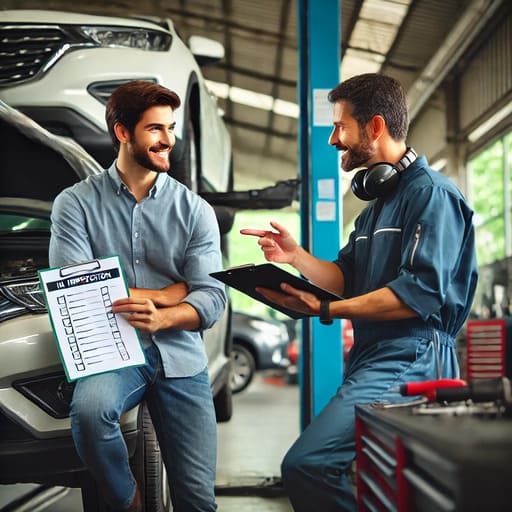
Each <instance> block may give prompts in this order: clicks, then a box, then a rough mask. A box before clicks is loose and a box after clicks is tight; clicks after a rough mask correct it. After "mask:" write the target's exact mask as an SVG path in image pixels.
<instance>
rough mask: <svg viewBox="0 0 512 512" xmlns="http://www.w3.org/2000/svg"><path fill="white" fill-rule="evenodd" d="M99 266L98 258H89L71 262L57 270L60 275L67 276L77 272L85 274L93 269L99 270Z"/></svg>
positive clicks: (77, 273)
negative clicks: (88, 259) (80, 261)
mask: <svg viewBox="0 0 512 512" xmlns="http://www.w3.org/2000/svg"><path fill="white" fill-rule="evenodd" d="M100 268H101V263H100V262H99V260H90V261H84V262H82V263H73V264H71V265H66V266H65V267H62V268H61V269H60V270H59V274H60V277H69V276H75V275H79V274H87V273H88V272H92V271H93V270H99V269H100Z"/></svg>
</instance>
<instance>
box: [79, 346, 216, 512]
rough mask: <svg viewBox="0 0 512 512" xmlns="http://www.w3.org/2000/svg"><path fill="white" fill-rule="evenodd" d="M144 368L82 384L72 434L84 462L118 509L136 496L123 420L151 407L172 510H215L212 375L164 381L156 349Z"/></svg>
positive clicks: (93, 378)
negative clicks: (138, 407)
mask: <svg viewBox="0 0 512 512" xmlns="http://www.w3.org/2000/svg"><path fill="white" fill-rule="evenodd" d="M146 359H147V364H146V365H145V366H140V367H135V368H125V369H122V370H119V371H116V372H109V373H104V374H101V375H95V376H91V377H87V378H85V379H81V380H79V381H77V383H76V387H75V390H74V393H73V400H72V404H71V429H72V434H73V439H74V442H75V446H76V449H77V451H78V454H79V455H80V458H81V459H82V461H83V462H84V464H85V465H86V466H87V468H88V469H89V470H90V472H91V473H92V475H93V477H94V478H95V480H96V482H97V485H98V487H99V488H100V490H101V491H102V493H103V496H104V498H105V500H106V501H107V502H108V503H109V504H110V506H112V507H113V508H114V509H115V510H123V509H126V508H127V507H128V506H129V504H130V503H131V501H132V499H133V497H134V494H135V479H134V477H133V474H132V472H131V470H130V465H129V459H128V451H127V447H126V443H125V441H124V438H123V435H122V433H121V428H120V425H119V420H120V417H121V415H122V414H123V413H124V412H126V411H128V410H129V409H131V408H132V407H134V406H135V405H137V404H138V403H140V402H141V401H142V400H143V399H144V400H146V403H147V405H148V409H149V412H150V415H151V420H152V422H153V425H154V427H155V431H156V434H157V437H158V442H159V445H160V450H161V453H162V457H163V461H164V463H165V467H166V470H167V474H168V477H169V482H170V487H171V497H172V501H173V507H174V508H173V510H175V511H176V512H192V511H202V512H207V511H208V512H210V511H215V510H216V509H217V506H216V504H215V493H214V486H215V468H216V458H217V425H216V419H215V410H214V407H213V400H212V394H211V389H210V384H209V379H208V372H207V370H204V371H203V372H201V373H199V374H198V375H195V376H193V377H185V378H166V377H165V376H164V374H163V369H162V364H161V360H160V355H159V353H158V349H157V348H156V347H155V346H154V345H153V346H151V347H149V348H147V349H146Z"/></svg>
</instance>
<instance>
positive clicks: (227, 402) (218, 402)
mask: <svg viewBox="0 0 512 512" xmlns="http://www.w3.org/2000/svg"><path fill="white" fill-rule="evenodd" d="M213 404H214V406H215V418H216V420H217V423H224V422H226V421H229V420H230V419H231V416H233V393H232V391H231V386H230V382H229V380H228V381H227V382H226V383H225V384H224V386H222V388H220V390H219V392H218V393H217V394H216V395H215V396H214V398H213Z"/></svg>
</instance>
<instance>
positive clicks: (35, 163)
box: [0, 100, 103, 201]
mask: <svg viewBox="0 0 512 512" xmlns="http://www.w3.org/2000/svg"><path fill="white" fill-rule="evenodd" d="M0 153H1V155H2V158H1V160H0V191H1V192H0V193H1V195H2V196H4V197H19V198H28V199H36V200H40V201H53V199H55V196H56V195H57V194H58V193H59V192H60V191H61V190H62V189H64V188H65V187H68V186H70V185H72V184H74V183H76V182H77V181H80V180H82V179H83V178H86V177H87V176H90V175H91V174H97V173H100V172H102V170H103V169H102V168H101V166H100V164H99V163H98V162H97V161H96V160H95V159H94V158H93V157H92V156H91V155H90V154H89V153H87V152H86V151H85V150H84V149H83V148H82V146H80V145H79V144H77V143H76V142H75V141H74V140H72V139H68V138H64V137H61V136H58V135H54V134H52V133H50V132H49V131H47V130H45V129H44V128H43V127H41V126H40V125H39V124H37V123H36V122H34V121H32V120H31V119H30V118H29V117H27V116H26V115H24V114H22V113H21V112H20V111H19V110H17V109H14V108H12V107H10V106H9V105H7V104H6V103H5V102H3V101H1V100H0Z"/></svg>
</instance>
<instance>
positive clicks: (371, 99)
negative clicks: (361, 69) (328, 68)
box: [328, 73, 409, 141]
mask: <svg viewBox="0 0 512 512" xmlns="http://www.w3.org/2000/svg"><path fill="white" fill-rule="evenodd" d="M328 98H329V101H330V102H331V103H336V102H337V101H341V100H343V101H346V102H347V103H349V105H350V107H351V115H352V117H353V118H354V119H355V120H356V121H357V122H358V123H359V126H360V127H361V128H364V127H365V126H366V125H367V124H368V122H369V121H370V119H371V118H372V117H373V116H376V115H380V116H382V117H383V118H384V120H385V121H386V126H387V128H388V132H389V135H390V136H391V137H392V138H393V139H394V140H396V141H402V140H405V138H406V137H407V130H408V128H409V114H408V111H407V98H406V95H405V91H404V89H403V87H402V86H401V84H400V82H398V81H397V80H395V79H394V78H391V77H390V76H386V75H379V74H377V73H366V74H364V75H358V76H354V77H352V78H349V79H348V80H345V81H344V82H341V83H340V84H339V85H338V86H336V87H335V88H334V89H333V90H332V91H330V92H329V96H328Z"/></svg>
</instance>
